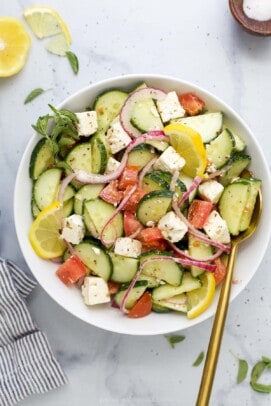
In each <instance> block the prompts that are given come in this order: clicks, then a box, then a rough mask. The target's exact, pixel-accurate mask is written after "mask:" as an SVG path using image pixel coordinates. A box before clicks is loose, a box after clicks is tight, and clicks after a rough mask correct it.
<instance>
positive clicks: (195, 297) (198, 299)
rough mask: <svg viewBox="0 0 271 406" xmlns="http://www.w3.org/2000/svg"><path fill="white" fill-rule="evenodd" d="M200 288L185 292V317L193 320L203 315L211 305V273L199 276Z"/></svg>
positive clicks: (212, 283) (212, 293) (212, 282)
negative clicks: (186, 307) (186, 310)
mask: <svg viewBox="0 0 271 406" xmlns="http://www.w3.org/2000/svg"><path fill="white" fill-rule="evenodd" d="M200 280H201V282H202V286H201V287H200V288H198V289H194V290H191V291H190V292H187V300H188V307H189V310H188V312H187V317H188V318H189V319H194V318H195V317H197V316H199V315H200V314H201V313H203V312H204V311H205V310H206V309H207V308H208V307H209V306H210V304H211V303H212V301H213V299H214V295H215V286H216V285H215V278H214V275H213V274H212V273H211V272H205V273H204V274H203V275H201V276H200Z"/></svg>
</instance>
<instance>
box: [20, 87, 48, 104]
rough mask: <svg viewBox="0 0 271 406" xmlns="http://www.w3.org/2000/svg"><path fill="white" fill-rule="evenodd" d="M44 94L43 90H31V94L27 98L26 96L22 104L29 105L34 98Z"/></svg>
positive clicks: (38, 88)
mask: <svg viewBox="0 0 271 406" xmlns="http://www.w3.org/2000/svg"><path fill="white" fill-rule="evenodd" d="M44 92H45V90H44V89H42V88H41V87H37V89H34V90H32V92H30V93H29V94H28V96H26V98H25V101H24V104H27V103H30V102H31V101H32V100H34V99H35V98H36V97H38V96H39V95H40V94H42V93H44Z"/></svg>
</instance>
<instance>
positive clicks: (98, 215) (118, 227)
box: [83, 198, 123, 244]
mask: <svg viewBox="0 0 271 406" xmlns="http://www.w3.org/2000/svg"><path fill="white" fill-rule="evenodd" d="M115 211H116V208H115V207H114V206H113V205H112V204H109V203H107V202H105V201H103V200H102V199H100V198H97V199H93V200H87V201H85V203H84V209H83V213H84V215H83V216H84V222H85V225H86V227H87V229H88V231H89V232H90V233H91V234H92V235H93V237H95V238H97V237H98V236H99V235H100V233H101V231H102V229H103V227H104V225H105V224H106V223H107V222H108V220H109V219H110V218H111V217H112V216H113V214H114V213H115ZM122 234H123V215H122V213H118V214H117V215H116V216H115V217H114V218H113V220H112V221H110V223H109V224H108V226H107V227H106V228H105V230H104V233H103V240H104V242H105V243H107V244H110V243H111V242H113V241H115V239H116V238H118V237H121V236H122Z"/></svg>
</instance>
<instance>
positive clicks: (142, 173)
mask: <svg viewBox="0 0 271 406" xmlns="http://www.w3.org/2000/svg"><path fill="white" fill-rule="evenodd" d="M156 161H157V158H152V159H151V160H150V161H149V162H148V163H147V164H146V165H145V166H144V167H143V168H142V169H141V171H140V175H139V178H138V187H139V189H141V188H142V181H143V178H144V176H145V175H146V173H148V172H149V170H150V169H151V167H152V166H153V165H154V163H155V162H156Z"/></svg>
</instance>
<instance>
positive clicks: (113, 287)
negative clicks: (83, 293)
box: [107, 281, 120, 296]
mask: <svg viewBox="0 0 271 406" xmlns="http://www.w3.org/2000/svg"><path fill="white" fill-rule="evenodd" d="M107 286H108V290H109V294H110V296H111V295H114V294H115V293H117V291H118V290H119V287H120V283H118V282H113V281H108V282H107Z"/></svg>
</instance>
